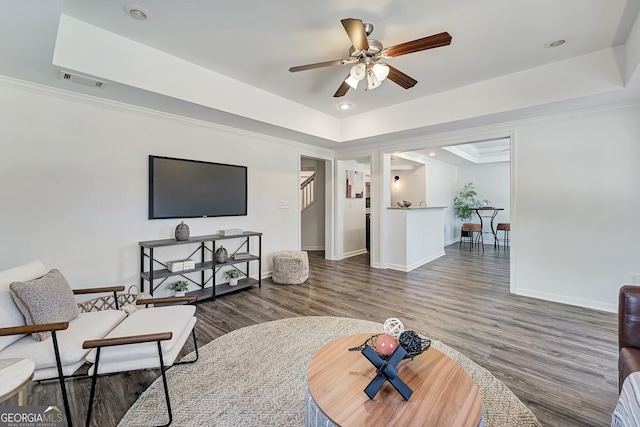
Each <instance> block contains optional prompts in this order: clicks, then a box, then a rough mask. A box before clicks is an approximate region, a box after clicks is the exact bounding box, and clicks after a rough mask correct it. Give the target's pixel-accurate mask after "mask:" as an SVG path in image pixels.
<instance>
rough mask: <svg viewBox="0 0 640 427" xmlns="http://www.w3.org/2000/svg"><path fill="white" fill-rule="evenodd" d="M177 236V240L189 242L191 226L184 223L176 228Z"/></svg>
mask: <svg viewBox="0 0 640 427" xmlns="http://www.w3.org/2000/svg"><path fill="white" fill-rule="evenodd" d="M175 236H176V240H189V226H188V225H187V224H185V223H184V221H181V222H180V224H178V225H177V226H176V233H175Z"/></svg>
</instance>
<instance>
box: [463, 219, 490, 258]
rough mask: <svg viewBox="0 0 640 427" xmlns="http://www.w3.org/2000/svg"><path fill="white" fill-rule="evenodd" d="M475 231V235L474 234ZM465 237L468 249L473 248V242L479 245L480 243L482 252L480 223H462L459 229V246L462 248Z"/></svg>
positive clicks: (482, 239) (482, 241)
mask: <svg viewBox="0 0 640 427" xmlns="http://www.w3.org/2000/svg"><path fill="white" fill-rule="evenodd" d="M474 233H476V236H474ZM465 238H466V240H467V241H468V242H469V250H471V249H473V244H474V243H475V244H477V245H479V244H480V243H482V251H483V252H484V238H483V237H482V226H481V225H480V224H473V223H464V224H462V229H461V230H460V248H462V241H463V240H464V239H465Z"/></svg>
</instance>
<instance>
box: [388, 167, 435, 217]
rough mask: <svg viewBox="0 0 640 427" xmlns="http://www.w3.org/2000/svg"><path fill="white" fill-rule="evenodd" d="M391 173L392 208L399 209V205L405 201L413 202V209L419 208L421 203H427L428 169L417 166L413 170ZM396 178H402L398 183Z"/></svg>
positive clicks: (393, 171)
mask: <svg viewBox="0 0 640 427" xmlns="http://www.w3.org/2000/svg"><path fill="white" fill-rule="evenodd" d="M391 172H392V173H391V177H390V179H391V207H398V205H397V203H398V202H402V201H404V200H406V201H408V202H411V203H412V205H411V206H412V207H417V206H418V205H420V202H422V201H426V199H427V190H426V186H427V168H426V167H425V166H424V165H416V166H415V168H414V169H412V170H392V171H391ZM396 176H397V177H399V178H400V179H399V180H398V182H397V183H396V182H395V177H396ZM396 184H397V188H398V189H397V190H396Z"/></svg>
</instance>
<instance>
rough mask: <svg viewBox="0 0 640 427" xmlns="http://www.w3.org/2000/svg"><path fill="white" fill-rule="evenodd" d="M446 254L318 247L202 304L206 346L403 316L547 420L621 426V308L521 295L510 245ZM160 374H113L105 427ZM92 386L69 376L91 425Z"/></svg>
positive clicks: (37, 392) (44, 396)
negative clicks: (309, 326)
mask: <svg viewBox="0 0 640 427" xmlns="http://www.w3.org/2000/svg"><path fill="white" fill-rule="evenodd" d="M446 252H447V255H446V256H445V257H442V258H440V259H438V260H435V261H433V262H431V263H429V264H427V265H425V266H423V267H420V268H418V269H416V270H414V271H412V272H409V273H403V272H397V271H392V270H378V269H372V268H370V267H369V265H368V257H367V255H361V256H356V257H353V258H349V259H347V260H344V261H326V260H324V258H323V254H322V253H321V252H310V264H311V273H310V279H309V281H308V283H305V284H303V285H286V286H283V285H274V284H273V283H272V282H271V281H270V280H264V281H263V285H262V288H260V289H258V288H252V289H248V290H245V291H240V292H237V293H234V294H229V295H225V296H223V297H219V298H218V299H217V300H216V301H207V302H202V303H199V304H198V318H199V321H198V324H197V333H198V337H199V343H200V344H201V345H203V344H204V343H206V342H208V341H210V340H212V339H215V338H217V337H219V336H221V335H223V334H225V333H228V332H230V331H233V330H235V329H238V328H241V327H244V326H248V325H253V324H257V323H262V322H266V321H270V320H276V319H282V318H286V317H293V316H307V315H311V316H315V315H318V316H320V315H321V316H344V317H353V318H359V319H367V320H373V321H377V322H383V321H384V320H385V319H387V318H389V317H397V318H399V319H401V320H402V321H403V322H404V324H405V326H406V328H407V329H413V330H415V331H417V332H419V333H421V334H424V335H427V336H429V337H431V338H433V339H437V340H440V341H443V342H444V343H446V344H447V345H449V346H451V347H453V348H455V349H457V350H458V351H460V352H462V353H464V354H466V355H467V356H469V357H470V358H471V359H473V360H474V361H475V362H477V363H479V364H480V365H482V366H484V367H485V368H487V369H488V370H489V371H491V372H492V373H493V374H494V375H495V376H496V377H497V378H499V379H500V380H502V381H503V382H504V383H505V384H507V386H508V387H509V388H510V389H511V390H512V391H513V392H514V393H515V394H516V395H517V396H518V397H519V398H520V400H522V401H523V402H524V403H525V404H526V405H527V406H528V407H529V408H531V409H532V410H533V412H534V413H535V415H536V416H537V417H538V419H539V420H540V422H541V423H542V424H543V425H545V426H605V425H610V423H611V413H612V412H613V409H614V407H615V403H616V400H617V344H616V340H617V329H616V328H617V318H616V315H615V314H612V313H605V312H600V311H595V310H588V309H584V308H579V307H573V306H567V305H562V304H557V303H551V302H545V301H541V300H536V299H531V298H526V297H520V296H515V295H511V294H510V293H509V260H508V252H507V253H505V252H504V251H499V252H498V251H495V250H494V249H493V248H492V247H490V246H487V247H486V251H485V252H484V253H482V252H481V251H480V252H478V251H474V252H469V251H468V250H464V249H463V250H462V251H460V250H458V247H457V245H451V246H448V247H447V248H446ZM190 350H191V346H190V345H187V347H186V348H185V350H184V351H185V352H187V351H190ZM173 369H179V368H173ZM157 376H158V372H156V371H142V372H134V373H127V374H118V375H111V376H107V377H103V378H101V380H100V381H99V383H98V385H99V387H98V403H97V405H96V409H95V410H94V411H95V412H94V413H95V414H96V415H95V417H94V420H95V422H94V425H97V426H101V427H102V426H109V425H115V424H117V422H118V420H119V419H120V418H121V417H122V416H123V415H124V413H125V412H126V411H127V409H128V408H129V407H130V406H131V405H132V404H133V402H135V400H136V399H137V397H138V396H139V394H140V393H141V392H142V391H143V390H144V389H145V388H146V387H148V385H149V384H150V383H151V382H152V381H153V380H154V379H155V378H156V377H157ZM194 380H198V379H194ZM88 387H89V381H87V380H72V381H69V389H70V394H71V396H72V400H73V403H72V407H73V413H74V422H75V424H78V425H80V424H84V421H83V419H84V414H85V413H86V402H87V400H88ZM58 389H59V387H58V386H57V384H56V383H55V382H45V383H41V384H33V385H32V386H30V399H31V401H30V403H32V404H42V405H49V404H53V403H55V402H59V403H58V404H60V403H61V400H60V398H59V390H58ZM159 411H160V412H161V409H159ZM161 421H162V420H161V419H158V420H156V422H161Z"/></svg>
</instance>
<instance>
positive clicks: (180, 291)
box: [169, 280, 189, 297]
mask: <svg viewBox="0 0 640 427" xmlns="http://www.w3.org/2000/svg"><path fill="white" fill-rule="evenodd" d="M169 289H170V290H172V291H173V293H174V295H175V296H177V297H183V296H184V295H185V292H186V291H187V289H189V283H188V282H187V281H186V280H178V281H177V282H173V283H172V284H170V285H169Z"/></svg>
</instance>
